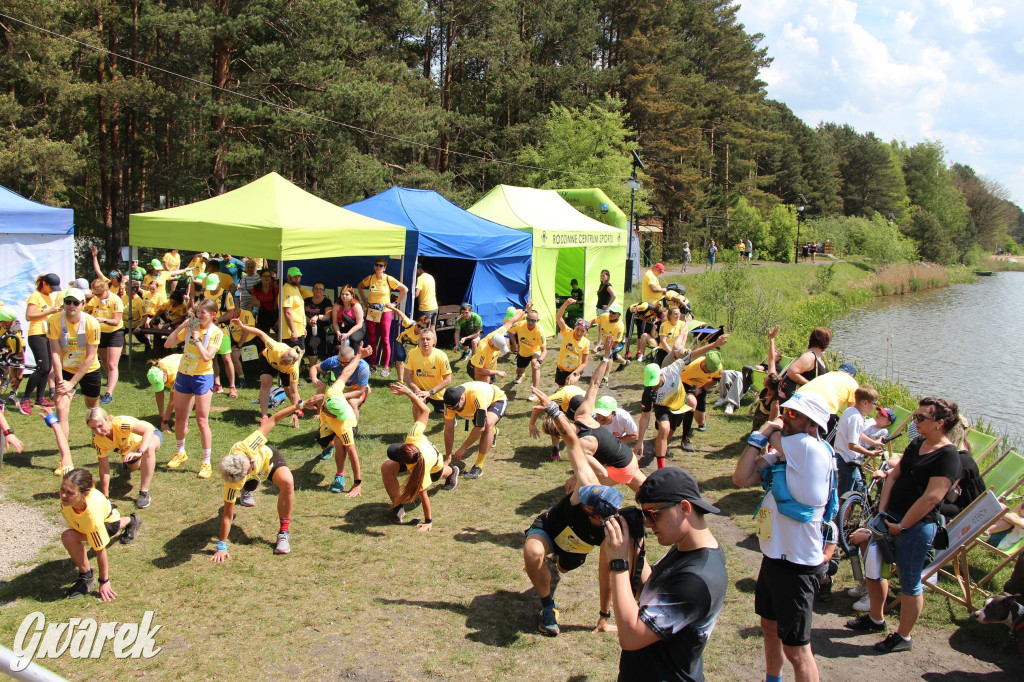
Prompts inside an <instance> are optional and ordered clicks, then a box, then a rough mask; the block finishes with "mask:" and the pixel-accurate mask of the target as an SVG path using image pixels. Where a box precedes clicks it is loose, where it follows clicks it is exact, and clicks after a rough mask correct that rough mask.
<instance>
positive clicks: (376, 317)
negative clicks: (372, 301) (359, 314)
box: [366, 305, 384, 322]
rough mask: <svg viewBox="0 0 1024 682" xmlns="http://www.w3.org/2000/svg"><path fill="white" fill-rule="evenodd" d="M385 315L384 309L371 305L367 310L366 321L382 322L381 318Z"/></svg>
mask: <svg viewBox="0 0 1024 682" xmlns="http://www.w3.org/2000/svg"><path fill="white" fill-rule="evenodd" d="M383 315H384V311H383V310H382V309H380V308H377V307H375V306H373V305H371V306H370V307H369V308H368V309H367V311H366V321H367V322H380V318H381V316H383Z"/></svg>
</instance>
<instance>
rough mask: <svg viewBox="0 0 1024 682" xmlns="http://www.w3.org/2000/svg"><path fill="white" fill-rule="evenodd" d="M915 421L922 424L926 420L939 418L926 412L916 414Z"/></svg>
mask: <svg viewBox="0 0 1024 682" xmlns="http://www.w3.org/2000/svg"><path fill="white" fill-rule="evenodd" d="M914 421H915V422H917V423H918V424H921V423H923V422H926V421H938V420H937V419H936V418H935V417H929V416H928V415H926V414H915V415H914Z"/></svg>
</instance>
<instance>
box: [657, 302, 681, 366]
mask: <svg viewBox="0 0 1024 682" xmlns="http://www.w3.org/2000/svg"><path fill="white" fill-rule="evenodd" d="M685 344H686V320H684V319H683V315H682V311H680V310H679V308H669V309H668V318H667V319H666V320H665V321H664V322H662V323H661V326H660V327H659V328H658V350H656V351H655V352H654V362H656V363H657V364H659V365H664V364H665V358H667V357H668V355H669V353H671V352H672V350H673V349H675V348H676V347H679V348H682V347H683V346H684V345H685Z"/></svg>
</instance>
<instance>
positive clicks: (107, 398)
mask: <svg viewBox="0 0 1024 682" xmlns="http://www.w3.org/2000/svg"><path fill="white" fill-rule="evenodd" d="M112 402H114V396H112V395H110V391H107V392H106V393H104V394H103V395H102V396H100V404H101V405H109V404H110V403H112Z"/></svg>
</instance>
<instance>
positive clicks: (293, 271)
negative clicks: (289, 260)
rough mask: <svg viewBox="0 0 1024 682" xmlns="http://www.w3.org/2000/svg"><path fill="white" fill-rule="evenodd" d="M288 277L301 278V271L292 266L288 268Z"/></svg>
mask: <svg viewBox="0 0 1024 682" xmlns="http://www.w3.org/2000/svg"><path fill="white" fill-rule="evenodd" d="M288 276H289V277H302V270H299V269H298V268H297V267H295V266H294V265H293V266H291V267H290V268H288Z"/></svg>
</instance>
